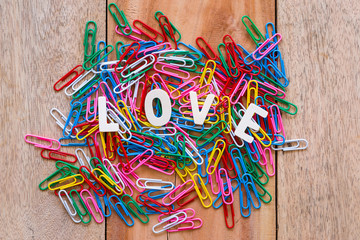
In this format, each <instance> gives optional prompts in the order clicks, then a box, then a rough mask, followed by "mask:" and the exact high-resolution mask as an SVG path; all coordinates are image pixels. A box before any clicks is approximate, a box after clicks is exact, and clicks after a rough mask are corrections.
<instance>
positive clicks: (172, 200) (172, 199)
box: [162, 180, 194, 206]
mask: <svg viewBox="0 0 360 240" xmlns="http://www.w3.org/2000/svg"><path fill="white" fill-rule="evenodd" d="M189 184H191V185H190V187H187V188H185V187H186V186H187V185H189ZM183 188H185V189H184V190H182V189H183ZM193 188H194V182H193V181H192V180H187V181H186V182H184V183H183V184H181V185H179V186H176V187H175V188H174V189H173V190H171V191H170V192H169V193H168V194H166V195H165V196H164V197H163V199H162V203H163V204H164V205H165V206H170V205H171V204H173V203H175V202H176V201H177V200H178V199H180V198H181V197H182V196H184V195H185V194H186V193H189V192H190V191H191V190H192V189H193ZM179 190H182V191H181V192H180V193H178V194H177V195H176V196H175V193H176V192H178V191H179ZM167 199H169V200H170V202H167V201H168V200H167Z"/></svg>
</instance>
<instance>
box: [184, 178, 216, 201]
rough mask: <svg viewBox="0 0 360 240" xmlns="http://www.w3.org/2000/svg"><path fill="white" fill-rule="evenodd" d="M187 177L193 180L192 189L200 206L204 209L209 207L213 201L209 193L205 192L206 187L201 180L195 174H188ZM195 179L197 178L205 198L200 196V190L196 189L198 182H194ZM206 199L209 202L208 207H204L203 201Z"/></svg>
mask: <svg viewBox="0 0 360 240" xmlns="http://www.w3.org/2000/svg"><path fill="white" fill-rule="evenodd" d="M189 175H190V177H191V180H193V182H194V188H195V191H196V193H197V195H198V196H199V199H200V202H201V204H202V205H203V206H204V208H209V207H211V205H212V202H213V201H212V199H211V196H210V194H209V191H208V190H207V188H206V186H205V184H204V181H203V180H202V178H201V177H200V175H199V174H198V173H195V174H194V175H191V174H189ZM195 177H198V178H199V181H200V185H201V188H202V191H203V193H205V197H203V196H202V194H201V192H200V189H199V187H198V184H197V183H198V181H195ZM206 199H209V201H210V203H209V204H208V205H205V203H204V200H206Z"/></svg>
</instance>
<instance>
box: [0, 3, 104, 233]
mask: <svg viewBox="0 0 360 240" xmlns="http://www.w3.org/2000/svg"><path fill="white" fill-rule="evenodd" d="M105 4H106V3H105V2H103V1H95V0H79V1H51V0H46V1H44V0H33V1H2V3H1V4H0V15H1V21H0V31H1V36H0V42H1V44H0V49H1V51H0V52H1V58H2V60H1V62H0V76H1V85H2V86H1V88H0V91H1V94H0V104H1V105H0V106H1V107H0V111H1V123H0V130H1V135H0V146H1V158H0V159H1V160H0V163H1V166H2V180H1V185H2V187H1V190H2V192H1V194H0V205H1V210H0V239H76V238H79V239H104V238H105V224H96V223H95V222H94V221H92V223H91V224H89V225H84V224H75V223H73V222H72V220H71V219H70V217H69V216H68V214H67V212H66V211H65V209H64V207H63V206H62V204H61V202H60V200H59V198H58V197H56V196H55V195H54V194H53V193H51V192H42V191H40V190H39V188H38V184H39V183H40V181H42V180H43V179H44V178H45V177H47V176H48V175H49V174H50V173H52V172H54V171H55V162H54V161H46V160H43V159H42V158H41V157H40V149H36V148H34V147H33V146H31V145H30V144H26V143H25V142H24V136H25V134H27V133H32V134H36V135H40V136H47V137H51V138H59V137H60V136H61V135H62V134H61V130H60V128H59V127H58V126H57V125H56V124H55V121H54V120H53V119H52V117H51V116H50V114H49V110H50V109H51V108H52V107H58V108H59V109H61V110H63V111H64V112H65V113H66V114H67V113H68V111H69V102H70V99H69V98H68V97H66V96H65V95H64V94H63V93H62V92H61V93H56V92H55V91H54V90H53V84H54V83H55V81H56V80H58V79H59V78H60V77H61V76H63V75H64V74H65V73H66V72H68V71H69V70H70V69H71V68H73V67H74V66H75V65H77V64H80V63H81V62H82V60H83V36H84V29H85V23H86V21H88V20H94V21H96V22H97V24H98V39H104V38H105V30H106V28H105V22H106V21H105ZM72 151H73V149H72ZM4 168H5V169H4Z"/></svg>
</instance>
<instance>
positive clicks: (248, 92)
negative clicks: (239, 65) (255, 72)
mask: <svg viewBox="0 0 360 240" xmlns="http://www.w3.org/2000/svg"><path fill="white" fill-rule="evenodd" d="M251 83H254V84H255V87H251ZM251 92H254V98H253V99H254V103H255V99H256V98H257V96H258V92H259V84H258V82H257V81H255V80H251V81H249V83H248V85H247V95H246V102H247V103H246V108H248V107H249V105H250V103H251Z"/></svg>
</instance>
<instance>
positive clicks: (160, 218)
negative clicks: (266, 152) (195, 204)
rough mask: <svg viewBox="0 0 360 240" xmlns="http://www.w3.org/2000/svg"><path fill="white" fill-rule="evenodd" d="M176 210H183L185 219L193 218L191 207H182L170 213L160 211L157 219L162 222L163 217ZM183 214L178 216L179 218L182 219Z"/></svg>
mask: <svg viewBox="0 0 360 240" xmlns="http://www.w3.org/2000/svg"><path fill="white" fill-rule="evenodd" d="M178 212H185V213H186V216H187V219H190V218H193V217H195V210H194V209H192V208H183V209H179V210H176V211H171V213H162V214H160V215H159V216H158V221H159V222H162V221H163V217H167V216H169V214H173V213H178ZM183 218H184V216H180V217H179V219H183Z"/></svg>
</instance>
